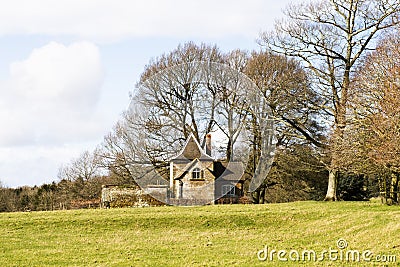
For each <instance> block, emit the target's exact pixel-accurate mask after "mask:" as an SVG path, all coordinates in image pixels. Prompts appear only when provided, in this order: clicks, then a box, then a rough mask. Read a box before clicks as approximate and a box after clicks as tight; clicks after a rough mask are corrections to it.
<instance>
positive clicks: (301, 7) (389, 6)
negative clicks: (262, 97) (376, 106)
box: [262, 0, 400, 200]
mask: <svg viewBox="0 0 400 267" xmlns="http://www.w3.org/2000/svg"><path fill="white" fill-rule="evenodd" d="M399 10H400V2H399V1H398V0H330V1H328V0H320V1H313V2H309V3H302V4H298V5H295V4H292V5H290V6H289V7H288V8H287V9H286V10H285V14H286V16H287V20H285V21H279V22H277V23H276V24H275V31H274V32H272V33H264V34H263V35H262V44H264V45H266V46H267V47H268V48H270V49H271V50H272V51H275V52H278V53H282V54H285V55H288V56H294V57H297V58H299V59H301V60H302V62H303V63H304V65H305V66H306V67H307V68H308V69H309V70H310V71H311V72H312V73H313V77H314V79H315V80H314V83H313V86H314V89H315V90H316V91H317V92H318V93H319V94H320V95H321V97H323V98H324V99H325V101H324V104H323V105H320V106H319V108H321V109H322V110H323V111H324V112H325V114H326V115H327V116H328V118H333V120H330V121H331V125H332V130H331V132H332V135H331V140H330V151H331V162H330V166H329V181H328V190H327V194H326V197H325V200H336V199H337V196H336V190H337V175H336V174H337V172H338V170H339V168H340V166H339V164H338V160H339V155H338V152H337V151H338V147H339V142H340V140H342V139H343V134H344V129H345V128H346V126H347V119H346V111H347V109H348V105H349V87H350V84H351V80H352V77H353V75H354V71H355V69H356V67H357V65H358V63H359V60H360V58H361V57H362V55H363V54H364V53H365V52H366V51H368V50H371V49H373V48H374V40H375V37H377V36H379V33H380V32H382V31H383V30H385V29H389V28H391V27H392V26H394V25H397V24H398V23H399Z"/></svg>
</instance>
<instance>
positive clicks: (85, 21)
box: [0, 0, 291, 187]
mask: <svg viewBox="0 0 400 267" xmlns="http://www.w3.org/2000/svg"><path fill="white" fill-rule="evenodd" d="M289 2H291V1H290V0H280V1H275V0H248V1H243V0H242V1H237V0H230V1H229V0H220V1H213V0H201V1H200V0H193V1H187V0H186V1H185V0H164V1H162V0H143V1H138V0H131V1H128V0H123V1H122V0H114V1H111V0H57V1H55V0H31V1H29V0H13V1H6V3H3V5H2V8H1V9H0V58H1V60H0V125H1V131H0V181H1V182H2V184H3V185H6V186H10V187H17V186H22V185H35V184H36V185H40V184H43V183H48V182H51V181H54V180H57V172H58V169H59V167H60V166H61V165H62V164H67V163H68V162H69V161H70V160H71V159H72V158H74V157H77V156H79V155H80V154H81V153H82V152H83V151H85V150H92V149H94V148H95V147H96V146H97V145H99V144H100V143H101V141H102V139H103V137H104V135H106V134H107V133H108V132H110V131H111V129H112V127H113V125H114V124H115V123H116V122H117V120H118V119H119V118H120V115H121V113H122V112H123V111H124V110H125V109H126V108H127V107H128V105H129V92H131V91H132V90H133V89H134V85H135V83H136V82H137V81H138V79H139V75H140V73H141V72H142V71H143V69H144V67H145V65H146V64H147V63H148V62H149V60H150V59H151V58H154V57H157V56H159V55H161V54H162V53H165V52H168V51H171V50H172V49H174V48H176V47H177V46H178V44H180V43H184V42H187V41H194V42H196V43H200V42H205V43H210V44H216V45H217V46H218V47H219V48H220V49H221V50H223V51H229V50H233V49H237V48H239V49H245V50H254V49H259V47H258V45H257V43H256V39H257V38H258V36H259V33H260V32H262V31H265V30H270V29H272V27H273V23H274V21H275V19H279V18H281V17H282V16H283V14H282V12H281V11H282V9H283V8H284V7H285V6H286V5H287V4H288V3H289Z"/></svg>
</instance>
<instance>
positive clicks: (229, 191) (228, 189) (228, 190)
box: [222, 184, 235, 197]
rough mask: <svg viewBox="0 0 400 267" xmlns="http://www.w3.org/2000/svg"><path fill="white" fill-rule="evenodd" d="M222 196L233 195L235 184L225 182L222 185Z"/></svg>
mask: <svg viewBox="0 0 400 267" xmlns="http://www.w3.org/2000/svg"><path fill="white" fill-rule="evenodd" d="M222 196H227V197H231V196H235V186H233V185H231V184H225V185H223V186H222Z"/></svg>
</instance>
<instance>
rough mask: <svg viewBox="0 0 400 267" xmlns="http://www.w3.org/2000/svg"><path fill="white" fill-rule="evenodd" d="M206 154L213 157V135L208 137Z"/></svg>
mask: <svg viewBox="0 0 400 267" xmlns="http://www.w3.org/2000/svg"><path fill="white" fill-rule="evenodd" d="M206 154H207V155H209V156H211V134H207V135H206Z"/></svg>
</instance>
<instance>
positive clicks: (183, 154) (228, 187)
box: [169, 134, 244, 205]
mask: <svg viewBox="0 0 400 267" xmlns="http://www.w3.org/2000/svg"><path fill="white" fill-rule="evenodd" d="M211 149H212V146H211V134H207V136H206V144H205V147H204V149H202V148H201V146H200V144H199V143H198V142H197V140H196V138H195V137H194V135H193V134H191V135H190V136H189V137H188V139H187V140H186V142H185V144H184V146H183V148H182V149H181V151H180V152H179V153H178V154H177V155H176V156H175V157H172V158H171V159H170V161H169V162H170V164H169V165H170V167H169V171H170V177H169V182H170V185H169V192H170V195H169V201H170V202H171V203H172V204H175V203H178V204H183V205H196V204H200V205H201V204H210V203H215V202H217V203H224V202H228V203H237V202H238V200H239V198H240V197H241V196H243V183H244V181H243V180H242V176H243V166H242V163H240V162H224V161H216V160H214V159H213V158H212V157H211V152H212V151H211Z"/></svg>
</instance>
